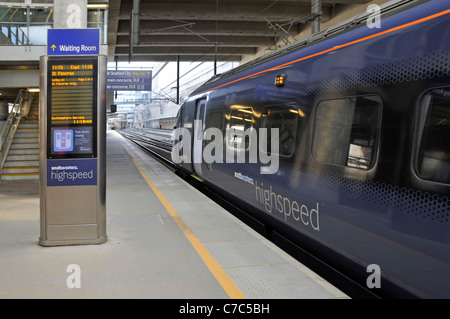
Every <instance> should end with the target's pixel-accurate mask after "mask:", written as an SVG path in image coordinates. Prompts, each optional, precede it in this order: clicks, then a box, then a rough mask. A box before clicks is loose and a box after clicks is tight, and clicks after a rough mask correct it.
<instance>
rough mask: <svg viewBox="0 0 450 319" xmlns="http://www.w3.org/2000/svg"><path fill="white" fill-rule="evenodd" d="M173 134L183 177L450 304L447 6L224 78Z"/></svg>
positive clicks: (419, 4)
mask: <svg viewBox="0 0 450 319" xmlns="http://www.w3.org/2000/svg"><path fill="white" fill-rule="evenodd" d="M196 120H197V121H196ZM176 127H177V128H184V129H186V130H188V132H190V135H189V136H190V138H191V139H190V140H189V143H190V147H189V148H187V147H184V148H181V149H180V148H178V149H177V152H178V153H177V154H178V155H180V156H181V158H183V161H182V162H181V163H180V164H179V167H180V169H182V170H184V171H185V172H188V173H189V174H193V175H195V176H197V177H198V178H199V179H201V180H203V181H204V183H206V184H208V185H209V186H210V187H214V188H215V189H217V190H218V191H220V192H221V193H223V194H225V196H226V197H228V198H229V199H230V200H232V201H234V202H235V203H236V205H239V206H241V207H243V208H245V209H246V210H247V211H249V212H251V214H252V216H254V217H255V218H257V219H259V220H262V221H264V222H266V223H268V224H271V225H272V226H273V227H274V229H276V230H277V231H279V232H281V233H283V234H284V235H286V236H287V237H288V238H290V239H291V240H292V241H294V242H295V243H296V244H297V245H299V246H301V247H303V248H305V249H306V250H308V251H311V252H313V253H314V255H315V256H317V257H318V258H320V259H322V260H324V261H325V262H327V263H329V264H331V265H333V267H335V268H336V269H337V270H339V271H340V272H342V273H343V274H345V275H347V276H348V277H350V278H352V279H353V280H355V281H356V282H358V283H360V284H361V285H362V286H368V289H373V290H374V291H376V293H377V294H378V295H381V296H385V297H418V298H450V227H449V225H450V222H449V214H450V199H449V197H450V2H449V1H442V0H435V1H433V0H431V1H412V2H411V3H410V4H408V5H405V6H402V7H401V8H400V9H395V10H388V11H386V12H383V15H382V19H381V28H369V27H368V25H367V24H366V23H365V22H361V23H359V24H358V25H354V26H351V27H349V28H348V29H346V30H344V31H340V32H337V33H336V34H330V35H329V36H327V37H325V38H324V39H321V40H318V41H315V42H313V43H310V44H307V45H292V46H291V47H289V48H287V49H285V50H282V51H280V52H279V53H277V54H272V55H271V56H269V57H267V58H262V59H259V60H258V61H256V62H253V63H250V64H246V65H243V66H241V67H239V68H237V69H235V70H232V71H230V72H228V73H227V74H223V75H219V76H216V77H214V78H213V79H211V80H210V81H208V82H207V83H205V84H204V85H203V86H201V87H200V88H198V89H197V90H196V91H195V92H193V93H192V94H191V96H190V97H189V99H188V100H187V101H186V102H185V103H184V104H183V105H182V107H181V108H180V111H179V113H178V117H177V122H176ZM209 128H214V130H209V131H208V129H209ZM249 128H250V129H253V130H254V132H256V133H255V134H250V133H249V132H253V131H250V130H248V129H249ZM272 128H276V129H278V141H279V143H278V150H277V149H276V148H275V149H273V145H272V144H271V142H272V137H271V133H270V132H271V129H272ZM262 129H266V130H262ZM227 130H228V131H229V132H234V133H233V134H231V135H230V134H228V135H227V134H226V132H227ZM207 132H213V133H214V134H213V135H211V134H210V133H208V134H207ZM218 132H222V135H220V134H218ZM246 132H247V133H246ZM260 132H266V133H265V136H263V135H264V134H260ZM215 133H217V134H215ZM241 133H242V134H241ZM221 136H222V137H221ZM274 136H276V135H274ZM182 138H185V141H184V142H186V138H187V137H186V136H184V137H181V138H179V139H178V138H177V139H175V143H177V142H179V141H180V140H181V139H182ZM254 150H256V151H257V152H256V154H257V162H256V163H255V160H254V158H253V159H252V155H254V153H251V152H253V151H254ZM205 151H208V154H209V155H210V157H211V155H212V156H213V159H214V160H213V161H211V160H205V156H204V155H205V153H206V152H205ZM183 152H184V153H183ZM227 152H228V154H229V153H231V154H234V155H233V156H234V157H233V159H234V160H231V158H230V160H228V161H227V160H226V155H225V154H227ZM269 155H270V157H271V161H268V158H269ZM239 156H244V157H245V161H243V160H242V158H244V157H241V160H239ZM275 159H278V162H276V161H275ZM272 164H273V165H276V167H275V168H276V169H275V170H274V171H270V169H273V168H274V167H273V166H272V167H270V165H272ZM373 267H375V268H373ZM371 269H378V271H379V273H378V274H380V276H381V277H380V280H379V281H377V279H376V278H375V277H376V275H377V273H376V272H375V271H374V272H372V271H371Z"/></svg>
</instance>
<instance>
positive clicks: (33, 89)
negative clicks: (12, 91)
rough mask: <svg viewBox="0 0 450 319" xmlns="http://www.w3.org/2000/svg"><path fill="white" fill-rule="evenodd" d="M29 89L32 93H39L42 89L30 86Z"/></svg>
mask: <svg viewBox="0 0 450 319" xmlns="http://www.w3.org/2000/svg"><path fill="white" fill-rule="evenodd" d="M27 91H28V92H30V93H38V92H39V91H40V89H39V88H28V89H27Z"/></svg>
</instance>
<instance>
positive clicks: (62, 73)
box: [47, 57, 97, 158]
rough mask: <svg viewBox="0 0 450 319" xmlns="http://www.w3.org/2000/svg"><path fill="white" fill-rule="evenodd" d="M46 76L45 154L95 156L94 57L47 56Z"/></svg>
mask: <svg viewBox="0 0 450 319" xmlns="http://www.w3.org/2000/svg"><path fill="white" fill-rule="evenodd" d="M47 79H48V86H47V87H48V97H47V98H48V101H47V108H48V110H47V114H48V115H47V116H48V119H47V123H48V130H47V157H48V158H80V157H96V155H97V146H96V136H97V125H96V124H97V59H93V58H86V57H83V58H71V59H70V60H68V59H59V58H55V59H52V60H50V59H49V61H48V69H47Z"/></svg>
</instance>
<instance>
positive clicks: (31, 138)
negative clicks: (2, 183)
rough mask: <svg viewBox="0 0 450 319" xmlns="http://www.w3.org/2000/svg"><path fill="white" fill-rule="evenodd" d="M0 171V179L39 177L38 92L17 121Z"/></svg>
mask: <svg viewBox="0 0 450 319" xmlns="http://www.w3.org/2000/svg"><path fill="white" fill-rule="evenodd" d="M2 173H3V174H2V180H24V179H36V180H37V179H39V94H35V96H34V99H33V104H32V105H31V107H30V111H29V112H28V116H27V117H26V118H22V120H21V121H20V123H19V127H18V128H17V131H16V135H15V136H14V141H13V142H12V144H11V148H10V150H9V153H8V156H7V157H6V162H5V166H4V167H3V172H2Z"/></svg>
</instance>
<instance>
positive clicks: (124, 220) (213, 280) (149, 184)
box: [0, 131, 348, 299]
mask: <svg viewBox="0 0 450 319" xmlns="http://www.w3.org/2000/svg"><path fill="white" fill-rule="evenodd" d="M106 190H107V204H106V208H107V215H106V216H107V236H108V241H107V242H106V243H104V244H100V245H79V246H58V247H41V246H39V244H38V240H39V229H40V228H39V225H40V220H39V216H40V215H39V182H38V181H4V182H2V183H0V270H1V271H0V298H2V299H8V298H11V299H16V298H44V299H46V298H52V299H53V298H64V299H72V298H121V299H126V298H133V299H141V298H146V299H147V298H152V299H153V298H157V299H227V298H232V299H238V298H248V299H347V298H348V296H346V295H345V294H344V293H343V292H341V291H340V290H338V289H336V288H335V287H333V286H332V285H330V284H329V283H327V282H326V281H325V280H324V279H323V278H321V277H320V276H318V275H317V274H315V273H314V272H312V271H311V270H309V269H308V268H306V267H305V266H303V265H302V264H301V263H299V262H298V261H296V260H295V259H293V258H291V257H290V256H289V255H287V254H286V253H284V252H283V251H281V250H280V249H279V248H277V247H276V246H275V245H273V244H271V243H270V242H269V241H267V240H266V239H265V238H263V237H262V236H260V235H259V234H258V233H256V232H255V231H253V230H252V229H250V228H249V227H248V226H246V225H245V224H243V223H242V222H241V221H240V220H238V219H237V218H235V217H234V216H232V215H231V214H230V213H228V212H227V211H225V210H224V209H223V208H221V207H220V206H219V205H217V204H216V203H214V202H212V201H211V200H210V199H209V198H207V197H206V196H204V195H203V194H201V193H200V192H198V191H197V190H196V189H195V188H193V187H192V186H190V185H189V184H187V183H186V182H185V181H183V180H182V179H181V178H179V177H178V176H176V175H175V174H174V173H173V172H171V171H170V170H169V169H168V168H166V167H165V166H164V165H162V164H161V163H159V162H158V161H156V160H154V159H152V158H151V157H150V156H149V155H147V154H146V153H145V152H143V151H142V150H140V149H139V148H138V147H137V146H136V145H134V144H133V143H131V142H129V141H128V140H126V139H125V138H124V137H122V136H121V135H120V134H119V133H117V132H115V131H108V133H107V188H106ZM74 264H75V265H78V266H79V270H80V272H79V274H80V276H79V283H80V287H79V288H77V287H75V288H69V286H70V285H68V281H69V280H70V278H69V277H70V276H71V274H72V272H71V270H69V271H68V266H69V265H74Z"/></svg>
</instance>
